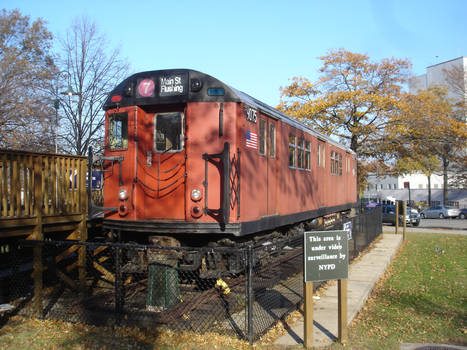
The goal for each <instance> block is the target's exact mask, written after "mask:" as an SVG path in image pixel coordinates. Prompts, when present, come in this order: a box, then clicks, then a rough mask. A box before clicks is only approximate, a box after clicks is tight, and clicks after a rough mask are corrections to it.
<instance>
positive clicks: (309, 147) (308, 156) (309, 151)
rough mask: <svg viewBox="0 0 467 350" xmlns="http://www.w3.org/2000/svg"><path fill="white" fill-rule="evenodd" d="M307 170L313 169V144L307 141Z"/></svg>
mask: <svg viewBox="0 0 467 350" xmlns="http://www.w3.org/2000/svg"><path fill="white" fill-rule="evenodd" d="M305 169H306V170H310V169H311V142H310V141H305Z"/></svg>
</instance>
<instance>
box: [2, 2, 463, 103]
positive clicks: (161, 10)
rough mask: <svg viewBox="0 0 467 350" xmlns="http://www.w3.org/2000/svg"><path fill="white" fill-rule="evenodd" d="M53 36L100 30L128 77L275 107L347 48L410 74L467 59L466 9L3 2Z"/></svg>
mask: <svg viewBox="0 0 467 350" xmlns="http://www.w3.org/2000/svg"><path fill="white" fill-rule="evenodd" d="M0 4H1V7H0V8H6V9H8V10H11V9H15V8H16V9H19V10H20V12H21V13H22V14H23V15H29V16H30V17H31V18H32V19H36V18H38V17H42V18H43V19H45V20H46V21H47V23H48V25H47V27H48V28H49V30H50V31H51V32H52V33H54V35H55V36H63V35H64V34H65V32H66V30H67V29H68V28H69V27H70V25H71V23H72V21H73V19H74V18H76V17H79V16H82V15H86V16H88V17H89V18H90V19H91V20H93V21H95V22H96V24H97V26H98V29H99V31H100V33H102V34H104V35H105V36H106V38H107V39H108V43H107V44H108V45H110V47H113V46H120V48H121V53H122V56H123V57H126V58H127V59H128V61H129V62H130V64H131V72H132V73H133V72H139V71H145V70H156V69H165V68H190V69H195V70H199V71H202V72H204V73H207V74H210V75H213V76H215V77H216V78H218V79H220V80H222V81H223V82H225V83H227V84H229V85H231V86H233V87H235V88H237V89H239V90H242V91H244V92H246V93H248V94H250V95H252V96H254V97H256V98H258V99H259V100H262V101H264V102H266V103H268V104H270V105H272V106H276V105H277V104H278V103H279V98H280V87H281V86H286V85H288V84H289V83H290V79H291V78H292V77H294V76H304V77H307V78H308V79H310V80H312V81H314V80H316V79H317V78H318V69H319V67H320V66H321V61H320V60H319V59H318V57H319V56H323V55H325V54H326V53H327V52H328V50H329V49H337V48H344V49H346V50H350V51H353V52H358V53H366V54H368V55H369V56H370V58H371V59H372V60H380V59H382V58H385V57H396V58H409V59H410V60H411V61H412V64H413V74H415V75H419V74H423V73H425V68H426V67H427V66H430V65H433V64H436V63H440V62H443V61H447V60H450V59H453V58H457V57H460V56H467V21H466V20H465V15H466V13H467V1H464V0H444V1H439V0H437V1H433V0H392V1H391V0H348V1H345V0H330V1H326V0H322V1H317V0H310V1H305V0H302V1H298V0H288V1H285V0H284V1H276V0H264V1H259V0H258V1H255V0H246V1H244V0H237V1H225V0H224V1H222V0H217V1H203V0H197V1H194V0H192V1H189V0H178V1H174V0H166V1H160V0H151V1H143V0H140V1H138V0H136V1H135V0H125V1H123V0H113V1H100V0H94V1H90V0H76V1H68V2H67V1H63V0H42V1H38V0H14V1H13V0H0Z"/></svg>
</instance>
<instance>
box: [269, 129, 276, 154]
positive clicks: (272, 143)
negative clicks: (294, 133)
mask: <svg viewBox="0 0 467 350" xmlns="http://www.w3.org/2000/svg"><path fill="white" fill-rule="evenodd" d="M269 156H270V157H271V158H275V157H276V126H275V125H274V124H273V123H270V124H269Z"/></svg>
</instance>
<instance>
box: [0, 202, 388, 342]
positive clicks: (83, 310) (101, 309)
mask: <svg viewBox="0 0 467 350" xmlns="http://www.w3.org/2000/svg"><path fill="white" fill-rule="evenodd" d="M344 221H345V222H351V223H352V239H351V240H350V241H349V256H350V258H351V259H352V258H354V257H356V256H357V255H358V254H359V253H360V252H361V251H362V250H364V249H365V248H366V247H367V246H368V245H369V244H370V243H371V242H372V241H373V240H374V239H375V238H376V237H377V236H378V235H379V234H380V233H381V232H382V227H381V211H380V210H378V209H375V210H372V211H369V212H365V213H363V214H361V215H359V216H356V217H353V218H350V219H345V220H344ZM343 224H344V222H337V223H335V224H333V225H332V226H328V227H327V229H333V230H335V229H342V228H343ZM9 254H10V255H9V259H8V260H9V262H10V263H9V264H8V265H7V266H6V265H3V268H2V269H1V270H0V280H1V281H0V282H1V286H2V287H1V289H0V297H1V298H2V300H1V301H2V302H8V303H10V304H12V305H14V306H15V313H17V314H20V315H24V316H31V317H38V318H52V319H60V320H64V321H69V322H83V323H89V324H94V325H130V326H133V325H134V326H139V327H148V328H151V329H154V328H157V327H162V328H170V329H173V330H179V331H195V332H205V331H210V332H218V333H221V334H225V335H230V336H236V337H239V338H243V339H246V340H248V341H250V342H254V341H255V340H257V339H258V338H259V337H261V335H263V334H264V333H265V332H267V331H268V329H270V328H271V327H272V326H273V325H274V324H276V323H277V322H278V321H279V320H281V319H283V318H284V317H286V316H287V315H288V314H289V313H290V312H291V311H293V310H295V309H297V308H298V307H299V305H300V304H301V303H302V301H303V232H299V233H298V234H296V235H293V236H290V237H288V238H276V239H271V240H267V241H263V242H262V243H261V244H256V245H249V246H245V247H243V248H241V249H239V248H235V247H230V248H160V247H154V246H146V245H130V244H120V243H94V242H76V241H47V240H46V241H20V242H16V243H15V244H11V245H10V249H9ZM214 266H215V267H219V266H223V267H224V269H225V270H226V269H229V270H230V271H235V273H227V272H224V273H222V276H220V277H219V273H217V274H216V273H214V271H215V270H214V269H213V267H214Z"/></svg>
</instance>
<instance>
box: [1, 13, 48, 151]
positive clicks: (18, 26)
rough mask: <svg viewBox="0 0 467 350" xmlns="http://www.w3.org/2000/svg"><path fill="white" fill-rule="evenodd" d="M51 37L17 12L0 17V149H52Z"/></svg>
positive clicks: (40, 22)
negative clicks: (50, 94) (49, 91)
mask: <svg viewBox="0 0 467 350" xmlns="http://www.w3.org/2000/svg"><path fill="white" fill-rule="evenodd" d="M51 45H52V34H51V33H50V32H49V31H48V30H47V28H46V26H45V22H44V21H43V20H42V19H37V20H36V21H34V22H32V23H31V22H30V18H29V17H28V16H22V15H21V14H20V12H19V11H18V10H12V11H7V10H5V9H3V10H2V12H1V14H0V147H9V148H21V149H34V150H43V151H46V150H51V149H52V147H53V143H52V142H51V140H53V138H52V137H51V134H52V131H53V130H52V129H51V127H50V122H51V118H50V116H51V115H53V104H52V102H51V100H50V96H49V95H48V92H47V90H48V87H49V86H50V82H51V78H52V77H53V73H54V72H55V66H54V62H53V59H52V55H51V53H50V49H51Z"/></svg>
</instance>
